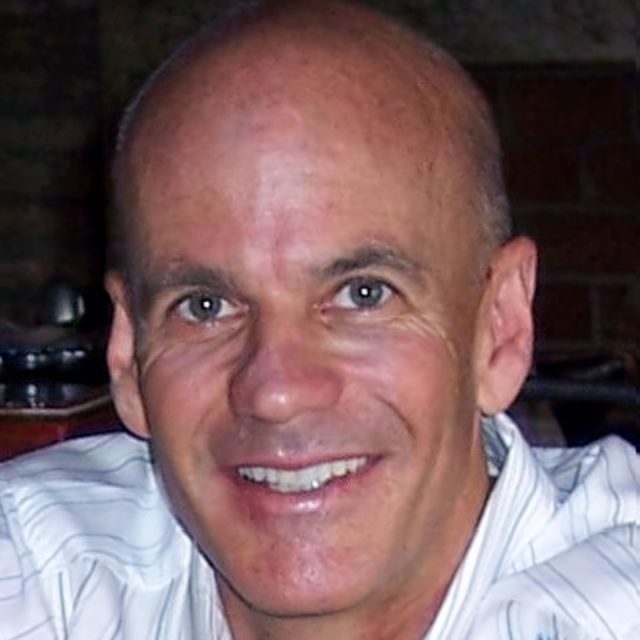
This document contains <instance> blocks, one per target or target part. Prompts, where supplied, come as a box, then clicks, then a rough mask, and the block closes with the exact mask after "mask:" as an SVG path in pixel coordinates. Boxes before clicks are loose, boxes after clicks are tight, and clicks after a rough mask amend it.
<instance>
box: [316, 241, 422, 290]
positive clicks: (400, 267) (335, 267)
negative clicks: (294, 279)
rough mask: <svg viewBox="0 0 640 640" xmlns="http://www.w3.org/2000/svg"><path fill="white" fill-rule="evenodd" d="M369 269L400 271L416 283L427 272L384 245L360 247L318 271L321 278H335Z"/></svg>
mask: <svg viewBox="0 0 640 640" xmlns="http://www.w3.org/2000/svg"><path fill="white" fill-rule="evenodd" d="M369 267H388V268H391V269H394V270H396V271H401V272H403V273H405V274H406V275H408V276H410V277H411V278H412V279H414V280H417V281H420V280H421V279H422V276H423V275H424V274H425V273H426V272H428V271H429V268H428V266H427V265H425V264H422V263H420V262H416V261H415V260H413V259H412V258H410V257H409V256H407V255H406V254H405V253H404V252H402V251H399V250H398V249H395V248H394V247H390V246H388V245H384V244H372V245H367V246H364V247H360V248H358V249H356V250H355V251H354V252H353V253H351V254H349V255H346V256H342V257H340V258H337V259H336V260H334V261H333V262H331V263H330V264H328V265H327V266H326V267H323V268H321V269H319V270H318V271H319V275H321V276H324V277H330V278H331V277H333V278H335V277H340V276H344V275H348V274H350V273H353V272H354V271H361V270H363V269H367V268H369Z"/></svg>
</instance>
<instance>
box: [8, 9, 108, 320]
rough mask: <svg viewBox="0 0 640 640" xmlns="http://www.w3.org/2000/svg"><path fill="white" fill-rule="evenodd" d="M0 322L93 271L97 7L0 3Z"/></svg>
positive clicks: (95, 275)
mask: <svg viewBox="0 0 640 640" xmlns="http://www.w3.org/2000/svg"><path fill="white" fill-rule="evenodd" d="M0 24H1V25H2V31H1V32H0V37H1V38H2V46H1V47H0V84H1V86H2V92H1V93H0V318H4V319H6V318H9V319H11V320H14V321H18V322H21V323H27V324H29V323H33V322H36V321H37V319H38V310H39V301H40V295H41V291H42V288H43V286H44V285H45V284H46V283H47V282H48V281H49V280H51V279H56V278H68V279H71V280H72V281H74V282H76V283H77V284H78V285H81V286H85V285H88V284H90V283H92V282H96V281H99V279H100V277H101V276H100V273H101V270H102V259H101V255H102V251H101V244H102V242H103V231H102V229H103V214H104V189H103V184H104V166H103V146H102V130H101V119H100V82H101V78H100V54H99V50H98V47H97V42H98V25H99V22H98V8H97V5H96V4H95V3H94V2H93V1H82V0H67V1H66V2H48V1H45V0H2V2H0Z"/></svg>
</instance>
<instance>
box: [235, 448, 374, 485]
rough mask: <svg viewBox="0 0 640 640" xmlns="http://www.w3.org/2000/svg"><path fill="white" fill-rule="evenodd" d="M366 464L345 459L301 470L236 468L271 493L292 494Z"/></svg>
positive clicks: (353, 459)
mask: <svg viewBox="0 0 640 640" xmlns="http://www.w3.org/2000/svg"><path fill="white" fill-rule="evenodd" d="M366 462H367V459H366V457H364V456H363V457H360V458H347V459H345V460H336V461H335V462H324V463H322V464H315V465H313V466H311V467H304V468H302V469H294V470H289V469H275V468H273V467H238V473H239V474H240V475H241V476H242V477H243V478H246V479H247V480H251V481H252V482H259V483H263V484H267V485H269V488H270V489H272V490H273V491H278V492H280V493H293V492H296V491H313V490H314V489H319V488H320V487H322V486H323V485H325V484H327V482H329V481H330V480H332V479H333V478H340V477H342V476H346V475H347V474H349V473H355V472H356V471H358V470H359V469H361V468H362V467H363V466H364V465H365V464H366Z"/></svg>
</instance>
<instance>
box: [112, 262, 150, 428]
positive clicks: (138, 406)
mask: <svg viewBox="0 0 640 640" xmlns="http://www.w3.org/2000/svg"><path fill="white" fill-rule="evenodd" d="M105 286H106V289H107V291H108V292H109V295H110V296H111V300H112V302H113V320H112V324H111V334H110V336H109V345H108V347H107V365H108V367H109V374H110V376H111V395H112V399H113V402H114V405H115V408H116V411H117V413H118V415H119V416H120V419H121V420H122V422H123V424H124V425H125V426H126V427H127V428H128V429H129V430H130V431H132V432H133V433H135V434H136V435H138V436H140V437H142V438H148V437H149V431H148V428H147V421H146V417H145V412H144V408H143V405H142V399H141V397H140V388H139V384H138V365H137V362H136V357H135V327H134V323H133V320H132V316H131V310H130V304H129V301H128V297H127V293H126V285H125V284H124V282H123V280H122V277H121V276H120V275H118V274H116V273H109V274H108V275H107V277H106V279H105Z"/></svg>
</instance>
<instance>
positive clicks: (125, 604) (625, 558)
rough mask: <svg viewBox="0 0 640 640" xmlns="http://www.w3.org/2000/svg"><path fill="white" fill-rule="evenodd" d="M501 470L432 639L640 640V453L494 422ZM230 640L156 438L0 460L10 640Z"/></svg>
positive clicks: (5, 630) (1, 575) (1, 620)
mask: <svg viewBox="0 0 640 640" xmlns="http://www.w3.org/2000/svg"><path fill="white" fill-rule="evenodd" d="M485 432H486V433H485V435H486V445H487V452H488V456H489V460H490V466H491V468H492V469H493V470H494V472H495V473H496V474H498V478H497V481H496V484H495V486H494V489H493V491H492V494H491V497H490V498H489V500H488V502H487V506H486V508H485V512H484V514H483V516H482V519H481V521H480V524H479V526H478V529H477V531H476V534H475V536H474V538H473V540H472V541H471V544H470V546H469V549H468V551H467V554H466V555H465V558H464V560H463V562H462V564H461V566H460V567H459V569H458V571H457V573H456V575H455V577H454V579H453V582H452V584H451V587H450V589H449V592H448V594H447V596H446V598H445V600H444V602H443V605H442V607H441V609H440V611H439V613H438V615H437V617H436V619H435V621H434V624H433V626H432V628H431V630H430V631H429V633H428V634H427V636H426V638H425V640H458V639H460V640H463V639H472V640H476V639H480V640H484V639H486V640H587V639H588V640H596V639H597V640H608V639H617V640H618V639H621V640H633V639H635V640H638V639H640V547H639V545H640V528H639V524H638V521H639V519H640V500H639V487H640V461H639V459H638V456H637V455H636V453H635V451H634V450H633V449H632V448H631V447H630V446H628V445H626V444H624V443H623V442H622V441H621V440H619V439H616V438H608V439H606V440H604V441H601V442H599V443H596V444H594V445H592V446H590V447H587V448H583V449H575V450H560V449H547V450H532V449H530V448H529V447H528V446H527V444H526V443H525V442H524V440H523V439H522V437H521V435H520V434H519V432H518V430H517V428H515V426H514V425H513V424H512V423H511V421H510V420H509V419H508V418H507V417H506V416H499V417H498V418H496V419H494V420H492V421H487V424H486V425H485ZM210 638H213V639H214V640H231V634H230V632H229V630H228V628H227V625H226V622H225V620H224V615H223V612H222V609H221V605H220V601H219V599H218V594H217V591H216V585H215V580H214V576H213V571H212V570H211V569H210V567H209V565H207V563H206V561H205V560H204V559H203V557H202V556H201V555H200V554H199V553H198V551H197V549H196V547H195V546H194V545H193V544H192V542H191V540H190V539H189V537H188V536H187V535H186V534H185V533H184V532H183V530H182V529H181V528H180V525H179V524H178V523H177V522H176V520H175V519H174V517H173V516H172V514H171V512H170V511H169V510H168V508H167V506H166V503H165V500H164V496H163V494H162V491H161V490H160V488H159V487H158V484H157V483H156V479H155V476H154V473H153V469H152V465H151V462H150V457H149V453H148V448H147V446H146V445H145V444H144V443H142V442H140V441H137V440H135V439H133V438H131V437H129V436H127V435H125V434H114V435H109V436H97V437H92V438H86V439H81V440H75V441H69V442H66V443H63V444H61V445H57V446H54V447H51V448H49V449H46V450H43V451H40V452H37V453H35V454H31V455H28V456H25V457H22V458H19V459H16V460H13V461H10V462H9V463H6V464H4V465H2V467H1V470H0V640H18V639H20V640H52V639H56V640H62V639H65V640H156V639H157V640H209V639H210Z"/></svg>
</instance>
